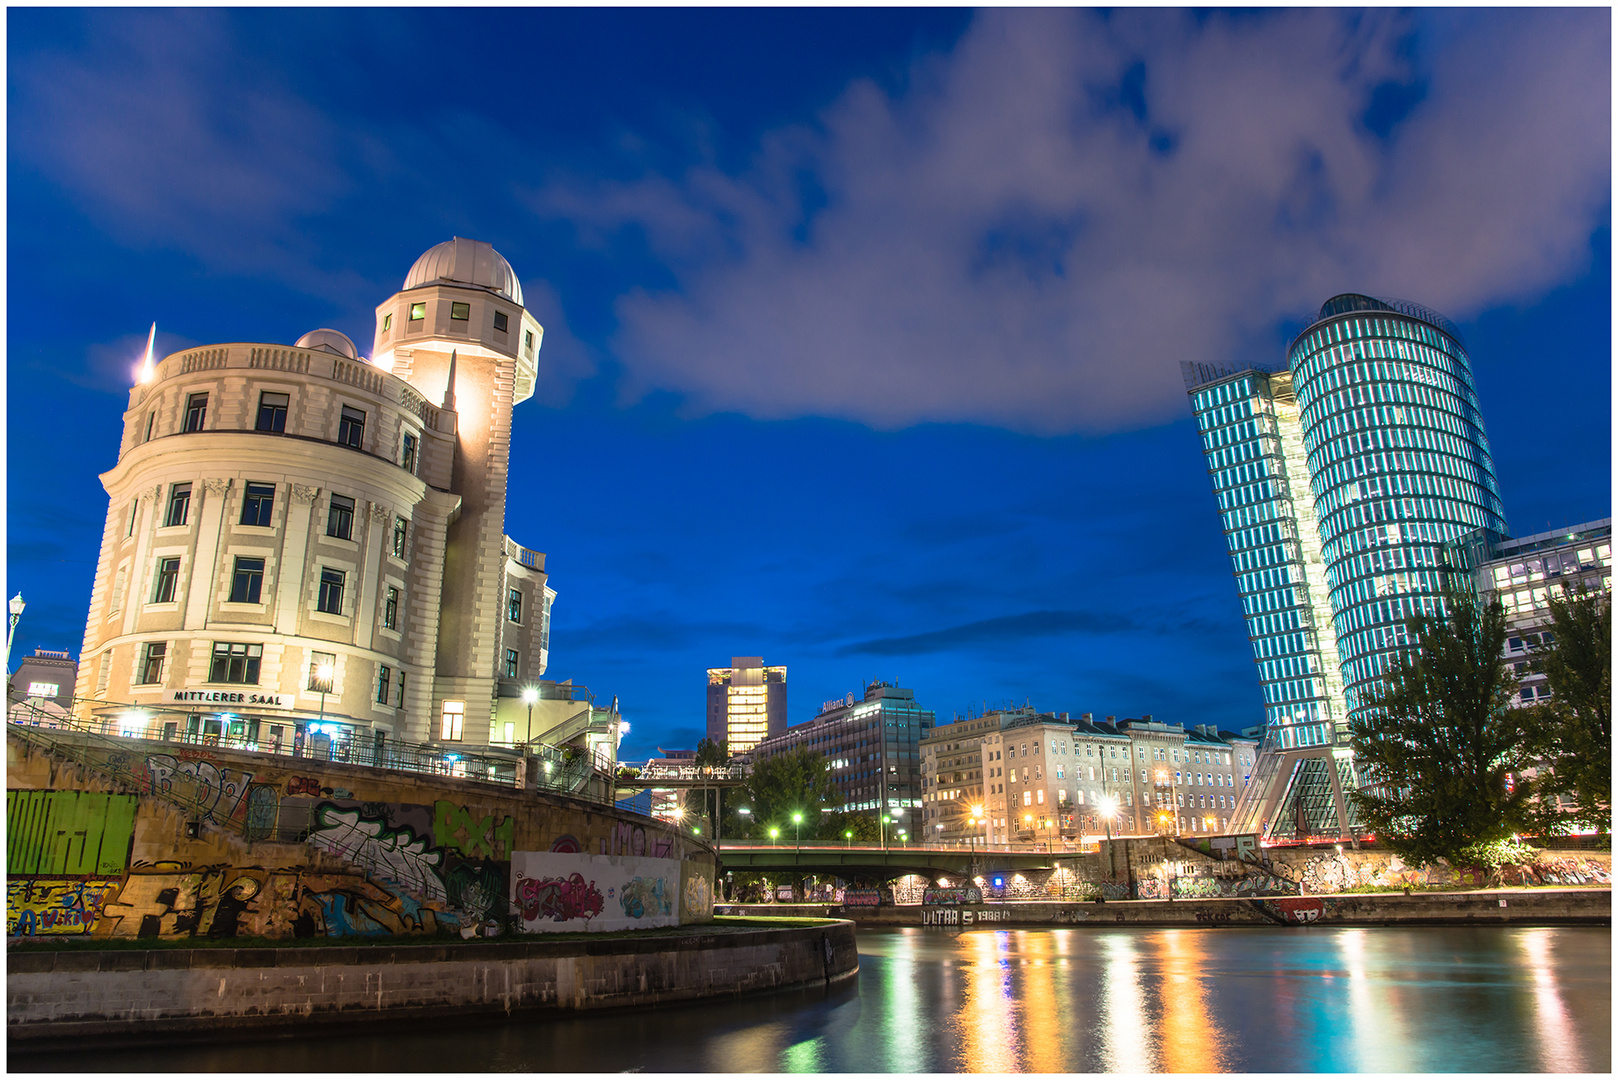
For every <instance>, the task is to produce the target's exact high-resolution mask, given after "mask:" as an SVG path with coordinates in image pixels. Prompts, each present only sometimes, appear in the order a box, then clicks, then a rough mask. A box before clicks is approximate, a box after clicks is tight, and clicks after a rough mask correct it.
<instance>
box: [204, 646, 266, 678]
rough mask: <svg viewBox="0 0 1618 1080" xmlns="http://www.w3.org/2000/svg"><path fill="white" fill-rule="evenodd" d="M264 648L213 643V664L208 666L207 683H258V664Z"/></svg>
mask: <svg viewBox="0 0 1618 1080" xmlns="http://www.w3.org/2000/svg"><path fill="white" fill-rule="evenodd" d="M263 655H264V646H262V645H243V644H240V643H233V642H229V641H216V642H214V643H213V663H212V664H210V665H209V666H208V681H209V682H226V683H248V684H249V685H256V684H257V683H258V664H259V660H260V659H262V658H263Z"/></svg>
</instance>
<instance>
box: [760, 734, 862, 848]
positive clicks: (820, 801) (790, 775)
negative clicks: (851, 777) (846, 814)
mask: <svg viewBox="0 0 1618 1080" xmlns="http://www.w3.org/2000/svg"><path fill="white" fill-rule="evenodd" d="M742 792H743V797H744V798H746V800H747V802H746V804H745V805H746V806H747V807H748V808H749V809H750V810H752V820H753V822H754V823H755V824H756V829H757V832H755V833H754V834H753V835H755V836H760V835H765V836H767V835H768V832H769V829H770V828H771V827H772V826H773V827H775V828H777V829H779V830H780V831H781V836H783V837H786V838H790V837H791V836H792V834H793V829H792V815H793V813H795V812H796V813H799V814H802V815H803V821H802V823H801V824H800V825H799V828H798V835H799V836H800V837H801V838H802V839H804V840H810V839H815V838H817V837H820V836H821V834H822V833H825V834H826V835H825V837H824V838H825V839H832V838H836V839H841V838H842V834H841V833H840V832H836V831H835V828H836V822H830V821H827V820H825V819H827V818H830V817H834V816H835V815H831V814H822V813H821V812H820V811H821V809H822V808H832V809H835V808H837V807H840V806H842V804H843V796H842V793H841V792H840V791H838V790H837V786H836V785H835V784H833V783H832V776H831V762H829V761H827V760H826V758H825V757H823V756H822V755H820V754H817V753H815V752H814V751H813V750H810V749H809V748H808V747H806V746H800V747H796V748H794V749H792V750H788V751H787V752H786V753H784V754H777V755H776V756H774V757H770V758H765V759H764V760H763V761H760V762H757V763H756V764H754V766H753V771H752V774H751V775H750V776H749V777H748V778H747V783H746V784H745V785H744V786H743V788H742Z"/></svg>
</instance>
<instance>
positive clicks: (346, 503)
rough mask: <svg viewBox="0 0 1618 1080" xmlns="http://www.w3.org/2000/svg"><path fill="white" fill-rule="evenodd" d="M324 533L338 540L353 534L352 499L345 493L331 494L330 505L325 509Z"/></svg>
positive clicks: (348, 537)
mask: <svg viewBox="0 0 1618 1080" xmlns="http://www.w3.org/2000/svg"><path fill="white" fill-rule="evenodd" d="M326 535H327V536H335V537H336V538H337V539H339V540H348V539H351V538H352V537H353V535H354V500H353V499H350V498H349V497H348V496H347V495H333V496H332V497H331V507H330V509H328V510H327V511H326Z"/></svg>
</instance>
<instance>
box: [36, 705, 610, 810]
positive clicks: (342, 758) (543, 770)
mask: <svg viewBox="0 0 1618 1080" xmlns="http://www.w3.org/2000/svg"><path fill="white" fill-rule="evenodd" d="M75 704H78V703H77V702H75ZM92 704H93V705H94V706H95V707H96V708H97V709H98V710H100V709H124V708H127V709H129V710H130V711H136V710H138V709H139V706H134V705H130V706H121V705H119V704H118V703H115V702H106V701H99V700H97V701H94V702H93V703H92ZM6 719H7V725H6V727H7V730H8V731H12V732H15V733H17V734H18V735H19V736H21V737H22V738H24V739H25V740H26V741H28V742H31V743H33V744H35V745H40V746H44V747H45V748H47V749H53V750H57V751H58V752H60V753H63V754H65V755H67V756H68V758H69V759H70V760H74V761H78V762H80V763H81V764H87V765H90V766H91V767H93V768H98V769H100V770H101V771H103V772H107V771H108V768H109V766H108V764H107V759H108V757H109V755H112V754H115V753H123V754H125V755H128V756H129V757H130V761H131V762H137V763H138V764H136V765H134V766H132V768H131V770H129V771H126V772H123V773H117V769H116V766H113V771H114V773H116V775H117V779H119V780H120V781H121V782H126V783H127V782H136V783H147V787H149V780H148V778H146V777H144V776H143V775H142V773H141V771H140V770H141V769H142V768H143V765H144V756H143V755H139V754H133V753H131V746H130V741H131V740H138V741H141V742H149V743H157V744H163V745H175V744H178V745H183V746H205V747H217V748H219V749H224V750H242V751H246V752H248V753H256V754H273V755H276V756H278V757H285V758H290V759H297V760H300V761H310V762H319V761H330V762H335V763H337V764H343V765H360V766H365V767H368V768H375V769H388V770H391V771H395V772H408V773H416V774H419V775H425V776H445V777H453V778H456V779H462V780H473V781H477V782H480V783H486V784H494V785H497V786H500V787H509V788H515V787H518V786H519V784H518V776H519V773H522V772H526V773H527V775H526V776H525V777H524V782H523V783H522V784H521V785H520V786H522V787H524V788H527V789H531V790H537V791H543V792H547V793H550V794H556V795H567V796H570V797H572V798H578V799H585V800H587V801H590V802H597V803H602V804H605V805H611V804H612V803H613V802H614V801H615V795H616V792H615V790H614V775H613V772H612V771H611V770H609V769H603V768H599V767H597V764H596V761H595V758H594V757H593V756H592V755H590V754H589V753H587V752H586V751H584V750H581V749H578V748H576V747H564V746H551V745H549V744H544V743H531V744H529V745H528V746H527V747H526V751H527V752H526V755H525V754H524V752H523V750H522V749H518V748H512V749H503V748H499V747H479V746H473V747H466V748H462V747H458V746H453V745H451V746H445V745H441V744H432V743H411V742H403V741H400V740H394V739H387V740H382V741H377V740H367V739H344V738H335V739H326V738H320V739H309V738H303V737H299V738H294V739H291V740H286V739H277V740H265V739H249V738H246V737H243V736H232V735H229V734H227V733H225V732H219V733H209V732H202V731H179V730H175V731H171V732H168V733H166V734H165V733H164V732H163V731H162V730H159V729H154V728H152V727H149V726H146V725H144V724H142V725H131V724H130V723H129V722H128V721H127V720H124V719H121V718H119V717H117V716H112V717H109V718H104V719H96V720H83V719H81V718H79V717H77V716H73V715H64V714H62V713H60V712H56V711H52V710H49V709H46V708H42V707H41V706H40V705H38V704H35V703H34V702H32V701H27V700H24V701H14V702H12V703H11V706H10V709H9V710H8V714H7V718H6ZM46 733H50V734H46ZM88 748H97V749H98V752H97V753H95V754H91V756H90V757H89V758H86V757H85V754H86V753H89V749H88ZM74 755H77V756H74ZM524 756H526V757H527V758H528V763H527V768H526V770H524V769H523V768H522V764H523V758H524ZM98 762H99V764H97V763H98ZM142 790H147V788H142Z"/></svg>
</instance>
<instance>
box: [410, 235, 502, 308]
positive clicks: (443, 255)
mask: <svg viewBox="0 0 1618 1080" xmlns="http://www.w3.org/2000/svg"><path fill="white" fill-rule="evenodd" d="M437 281H442V282H446V283H448V284H451V285H472V286H476V287H477V288H480V289H488V290H489V291H490V292H493V293H498V294H500V295H501V296H504V297H506V298H507V299H509V300H512V301H513V302H515V303H516V304H517V305H518V306H519V307H520V306H521V305H522V286H521V285H520V284H518V282H517V271H515V270H513V269H512V268H511V264H510V263H508V262H506V258H505V256H504V255H501V254H500V253H499V252H498V251H496V250H494V245H493V244H486V243H484V242H483V241H482V240H467V239H464V238H463V237H459V236H457V237H455V238H454V239H453V240H446V241H445V242H444V243H442V244H439V245H437V246H436V247H431V248H428V249H427V252H426V254H424V255H422V257H421V258H419V259H417V260H416V265H414V266H412V267H411V268H410V273H408V274H406V275H405V283H404V287H405V289H414V288H417V287H419V286H422V285H431V284H433V283H434V282H437Z"/></svg>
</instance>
